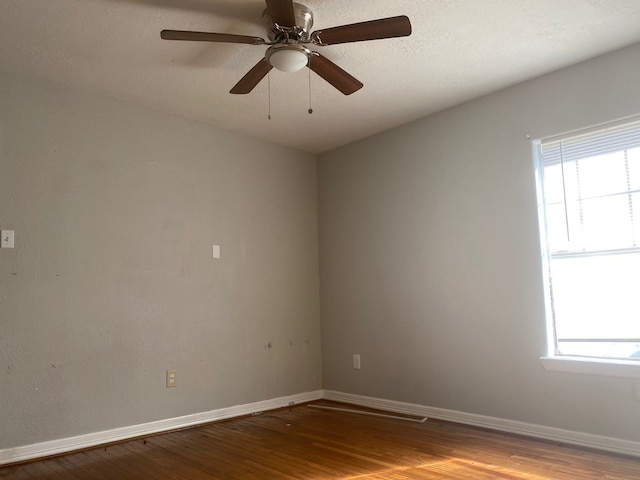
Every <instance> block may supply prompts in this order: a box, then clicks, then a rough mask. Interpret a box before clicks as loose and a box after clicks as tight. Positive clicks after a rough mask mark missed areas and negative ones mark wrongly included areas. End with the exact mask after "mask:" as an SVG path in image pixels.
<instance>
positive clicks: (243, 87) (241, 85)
mask: <svg viewBox="0 0 640 480" xmlns="http://www.w3.org/2000/svg"><path fill="white" fill-rule="evenodd" d="M272 68H273V67H272V66H271V64H270V63H269V62H267V59H266V58H263V59H262V60H260V61H259V62H258V63H257V64H256V65H255V66H254V67H253V68H252V69H251V70H249V71H248V72H247V74H246V75H245V76H244V77H242V78H241V79H240V81H239V82H238V83H236V85H235V87H233V88H232V89H231V91H230V92H229V93H233V94H241V95H242V94H246V93H249V92H251V90H253V89H254V88H255V86H256V85H258V84H259V83H260V80H262V79H263V78H264V77H265V76H266V75H267V73H269V72H270V71H271V69H272Z"/></svg>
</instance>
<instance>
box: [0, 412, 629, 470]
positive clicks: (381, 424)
mask: <svg viewBox="0 0 640 480" xmlns="http://www.w3.org/2000/svg"><path fill="white" fill-rule="evenodd" d="M322 403H323V404H325V405H334V406H345V405H339V404H335V403H331V402H322ZM347 407H348V406H347ZM349 408H354V407H349ZM34 478H37V479H39V480H62V479H68V480H85V479H87V480H89V479H90V480H94V479H95V480H111V479H117V480H143V479H144V480H156V479H162V480H166V479H169V480H223V479H224V480H271V479H274V480H275V479H277V480H310V479H313V480H329V479H331V480H381V479H384V480H578V479H579V480H596V479H599V480H601V479H606V480H640V459H639V458H634V457H625V456H619V455H613V454H607V453H603V452H597V451H592V450H588V449H582V448H577V447H571V446H567V445H563V444H560V443H557V442H545V441H540V440H536V439H531V438H524V437H519V436H515V435H509V434H503V433H499V432H495V431H489V430H483V429H479V428H474V427H468V426H464V425H459V424H454V423H449V422H444V421H438V420H428V421H426V422H425V423H415V422H407V421H402V420H398V419H390V418H384V417H375V416H368V415H358V414H354V413H349V412H341V411H334V410H325V409H315V408H309V407H307V406H297V407H294V408H290V409H283V410H278V411H273V412H268V413H264V414H262V415H255V416H248V417H243V418H237V419H233V420H229V421H224V422H218V423H212V424H207V425H203V426H200V427H197V428H192V429H187V430H181V431H176V432H170V433H166V434H162V435H155V436H150V437H148V438H145V439H136V440H132V441H128V442H122V443H120V444H117V445H110V446H107V447H100V448H94V449H90V450H87V451H83V452H76V453H72V454H69V455H65V456H61V457H57V458H53V459H46V460H43V461H39V462H31V463H26V464H24V465H15V466H10V467H5V468H0V480H5V479H11V480H17V479H25V480H31V479H34Z"/></svg>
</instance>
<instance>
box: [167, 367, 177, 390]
mask: <svg viewBox="0 0 640 480" xmlns="http://www.w3.org/2000/svg"><path fill="white" fill-rule="evenodd" d="M176 373H177V372H176V371H175V370H167V388H171V387H175V386H176V380H177V375H176Z"/></svg>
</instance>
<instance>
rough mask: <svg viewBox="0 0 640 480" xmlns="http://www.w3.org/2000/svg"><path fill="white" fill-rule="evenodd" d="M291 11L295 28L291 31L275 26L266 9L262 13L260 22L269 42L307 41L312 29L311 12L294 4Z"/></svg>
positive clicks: (299, 4) (298, 4) (307, 8)
mask: <svg viewBox="0 0 640 480" xmlns="http://www.w3.org/2000/svg"><path fill="white" fill-rule="evenodd" d="M293 11H294V13H295V16H296V26H295V28H293V29H291V28H286V27H285V28H283V27H281V26H279V25H276V24H275V22H274V21H273V19H272V18H271V14H270V13H269V10H268V9H265V11H264V12H262V21H263V22H264V25H265V27H266V29H267V38H269V41H271V42H285V43H287V41H294V42H295V41H301V42H308V41H309V37H310V33H311V28H312V27H313V12H312V11H311V9H310V8H309V7H307V6H305V5H302V4H301V3H296V2H293Z"/></svg>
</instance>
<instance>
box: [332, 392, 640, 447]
mask: <svg viewBox="0 0 640 480" xmlns="http://www.w3.org/2000/svg"><path fill="white" fill-rule="evenodd" d="M324 398H325V399H326V400H335V401H337V402H345V403H351V404H353V405H360V406H363V407H370V408H377V409H380V410H387V411H390V412H396V413H405V414H411V415H418V416H426V417H429V418H434V419H440V420H448V421H451V422H456V423H462V424H466V425H473V426H476V427H484V428H488V429H491V430H499V431H502V432H509V433H517V434H519V435H525V436H528V437H535V438H540V439H544V440H552V441H557V442H562V443H567V444H571V445H577V446H581V447H588V448H594V449H597V450H604V451H607V452H613V453H621V454H624V455H632V456H635V457H640V442H634V441H631V440H622V439H619V438H612V437H605V436H601V435H592V434H589V433H582V432H575V431H572V430H563V429H560V428H553V427H545V426H542V425H535V424H531V423H525V422H518V421H515V420H506V419H503V418H495V417H488V416H485V415H477V414H474V413H465V412H458V411H456V410H447V409H444V408H436V407H427V406H424V405H418V404H413V403H404V402H396V401H394V400H384V399H381V398H372V397H365V396H361V395H352V394H350V393H342V392H336V391H332V390H324Z"/></svg>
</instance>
